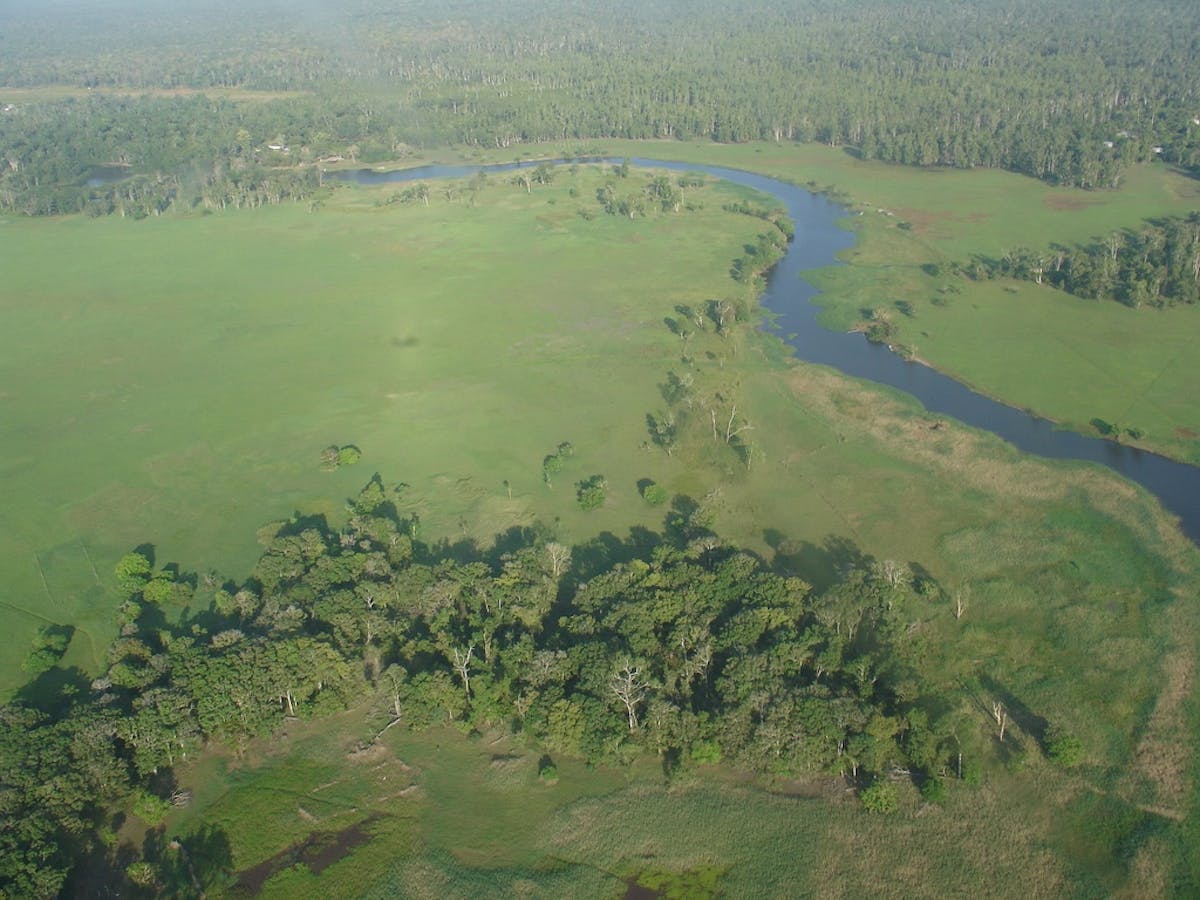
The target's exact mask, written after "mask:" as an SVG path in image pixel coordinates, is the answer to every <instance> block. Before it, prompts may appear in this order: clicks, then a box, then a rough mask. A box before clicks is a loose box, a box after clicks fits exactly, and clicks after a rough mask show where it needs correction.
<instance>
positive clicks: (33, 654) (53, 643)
mask: <svg viewBox="0 0 1200 900" xmlns="http://www.w3.org/2000/svg"><path fill="white" fill-rule="evenodd" d="M74 634H75V627H74V626H73V625H46V626H45V627H43V628H41V629H39V630H38V633H37V634H36V635H35V636H34V638H33V648H32V649H31V650H30V651H29V657H28V658H27V659H26V660H25V671H26V672H28V673H29V674H30V675H34V676H37V675H41V674H42V673H43V672H48V671H50V670H51V669H52V668H54V666H55V665H57V664H58V661H59V660H60V659H62V657H63V654H64V653H66V652H67V647H68V646H69V645H70V643H71V637H72V636H73V635H74Z"/></svg>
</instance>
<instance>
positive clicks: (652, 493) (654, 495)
mask: <svg viewBox="0 0 1200 900" xmlns="http://www.w3.org/2000/svg"><path fill="white" fill-rule="evenodd" d="M669 497H670V494H669V493H668V492H667V489H666V488H665V487H663V486H662V485H661V484H654V483H651V484H648V485H646V487H645V489H644V490H643V491H642V499H643V500H645V501H646V502H647V503H648V504H650V505H651V506H661V505H662V504H663V503H666V502H667V499H668V498H669Z"/></svg>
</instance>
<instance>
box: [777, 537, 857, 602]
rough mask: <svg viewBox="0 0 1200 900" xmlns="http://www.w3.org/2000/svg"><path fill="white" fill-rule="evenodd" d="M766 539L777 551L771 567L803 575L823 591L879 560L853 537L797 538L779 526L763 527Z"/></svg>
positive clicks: (782, 573) (780, 571)
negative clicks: (816, 542) (818, 539)
mask: <svg viewBox="0 0 1200 900" xmlns="http://www.w3.org/2000/svg"><path fill="white" fill-rule="evenodd" d="M763 541H764V542H765V543H766V544H767V546H768V547H770V548H771V549H772V550H774V551H775V553H774V555H773V556H772V558H771V560H770V564H771V568H772V569H773V570H774V571H775V572H777V573H778V574H780V575H794V576H798V577H800V578H803V579H804V580H805V581H807V582H808V583H809V584H811V585H812V586H813V589H814V590H815V591H816V592H817V593H820V592H822V591H825V590H827V589H828V588H830V587H832V586H833V585H835V584H837V583H838V582H839V581H841V580H842V579H843V577H844V576H845V574H846V573H847V572H849V571H851V570H853V569H866V568H869V567H870V566H871V564H872V563H873V562H874V561H875V560H874V557H872V556H870V555H869V554H867V553H865V552H863V550H862V548H860V547H859V546H858V544H856V543H855V542H854V541H852V540H850V539H849V538H846V537H842V536H840V535H836V534H829V535H826V536H825V539H824V540H823V541H822V542H821V543H820V544H814V543H812V542H811V541H793V540H791V539H789V538H788V537H787V536H786V535H785V534H784V533H783V532H781V531H779V530H778V529H775V528H767V529H765V530H764V531H763Z"/></svg>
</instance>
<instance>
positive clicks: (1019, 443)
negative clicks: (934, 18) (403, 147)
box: [331, 158, 1200, 543]
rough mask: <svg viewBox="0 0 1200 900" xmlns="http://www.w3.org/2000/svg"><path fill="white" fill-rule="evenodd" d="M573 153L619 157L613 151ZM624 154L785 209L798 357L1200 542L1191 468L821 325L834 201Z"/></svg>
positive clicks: (778, 312) (420, 175) (773, 301)
mask: <svg viewBox="0 0 1200 900" xmlns="http://www.w3.org/2000/svg"><path fill="white" fill-rule="evenodd" d="M567 161H568V162H570V160H567ZM577 161H578V162H587V163H594V162H606V163H619V162H620V160H618V159H586V160H577ZM630 162H631V163H632V164H633V165H637V166H646V167H653V168H658V169H668V170H674V171H686V172H706V173H707V174H709V175H713V176H715V177H717V178H722V179H725V180H727V181H730V182H733V183H734V184H740V185H745V186H746V187H751V188H754V189H756V190H759V191H762V192H763V193H766V194H770V195H771V196H773V197H775V198H776V199H777V200H778V201H779V202H780V203H782V204H783V205H784V206H785V207H786V208H787V212H788V215H789V216H790V217H791V219H792V221H793V223H794V224H795V227H796V239H795V240H794V241H793V242H792V243H791V244H790V246H789V249H788V252H787V254H786V255H785V256H784V258H783V259H782V260H781V261H780V263H779V264H778V265H777V266H776V267H775V269H774V271H773V272H772V273H771V275H770V277H769V278H768V280H767V289H766V292H765V294H764V295H763V298H762V303H763V305H764V306H765V307H766V308H767V309H769V310H770V311H771V312H772V313H774V314H775V317H776V319H775V324H774V325H773V330H774V331H775V332H777V333H778V335H779V336H780V337H781V338H783V339H784V340H786V341H787V343H788V344H789V345H790V346H791V347H792V349H793V350H794V351H795V353H796V355H797V356H798V357H799V358H800V359H803V360H807V361H809V362H815V363H821V364H823V365H827V366H831V367H833V368H835V369H838V370H839V371H841V372H844V373H845V374H847V375H852V376H854V377H856V378H865V379H868V380H870V381H875V382H878V383H879V384H886V385H888V386H890V387H893V388H897V389H899V390H901V391H905V392H906V393H909V394H911V395H913V396H914V397H916V398H917V399H918V400H920V401H921V403H922V404H923V405H924V406H925V408H926V409H927V410H929V411H930V412H931V413H935V414H937V415H944V416H948V417H952V418H955V419H957V420H959V421H960V422H964V423H966V424H967V425H971V426H973V427H975V428H979V429H982V430H985V431H990V432H992V433H993V434H996V435H998V436H1000V437H1002V438H1003V439H1004V440H1006V441H1008V442H1009V443H1010V444H1012V445H1013V446H1015V447H1017V448H1018V449H1019V450H1022V451H1023V452H1025V453H1032V454H1036V455H1038V456H1045V457H1050V458H1053V459H1075V460H1086V461H1088V462H1095V463H1100V464H1101V465H1105V466H1108V467H1109V468H1110V469H1113V470H1114V471H1116V472H1118V473H1120V474H1121V475H1123V476H1125V477H1126V478H1128V479H1130V480H1132V481H1136V482H1137V483H1138V484H1140V485H1142V486H1143V487H1144V488H1146V489H1147V490H1149V491H1150V492H1152V493H1153V494H1155V495H1156V496H1157V497H1158V498H1159V500H1160V501H1161V502H1162V504H1163V506H1164V507H1166V508H1167V509H1168V510H1170V511H1171V512H1173V513H1174V514H1176V515H1177V516H1179V518H1180V523H1181V527H1182V529H1183V531H1184V533H1185V534H1187V535H1188V536H1189V537H1190V538H1191V539H1192V540H1193V541H1196V542H1197V543H1200V468H1196V467H1194V466H1188V465H1185V464H1183V463H1178V462H1175V461H1173V460H1170V459H1166V458H1165V457H1162V456H1158V455H1157V454H1154V453H1148V452H1146V451H1144V450H1138V449H1136V448H1133V447H1127V446H1124V445H1122V444H1118V443H1115V442H1114V441H1109V440H1104V439H1102V438H1095V437H1086V436H1084V435H1081V434H1077V433H1076V432H1073V431H1065V430H1063V429H1060V428H1058V427H1056V426H1055V425H1054V423H1053V422H1051V421H1049V420H1047V419H1043V418H1040V417H1038V416H1035V415H1032V414H1030V413H1027V412H1024V411H1022V410H1019V409H1015V408H1013V407H1011V406H1005V405H1004V404H1003V403H999V402H997V401H995V400H992V399H990V398H988V397H985V396H983V395H982V394H977V393H976V392H974V391H972V390H971V389H970V388H968V387H966V386H965V385H963V384H962V383H960V382H958V381H955V380H954V379H953V378H950V377H949V376H947V375H943V374H942V373H940V372H938V371H936V370H935V369H931V368H929V367H928V366H924V365H921V364H919V363H915V362H910V361H908V360H904V359H901V358H900V357H899V356H897V355H896V354H894V353H892V352H891V351H890V350H889V349H888V348H887V347H885V346H883V345H881V344H872V343H870V342H869V341H867V340H866V338H864V337H863V336H862V335H861V334H854V333H842V332H837V331H830V330H829V329H826V328H823V327H822V326H821V325H820V324H818V322H817V313H818V312H819V309H818V308H817V306H816V305H815V304H814V303H813V302H812V300H813V297H815V296H816V294H817V290H816V288H814V287H813V286H812V285H810V284H809V283H808V282H807V281H805V280H804V278H803V273H804V272H805V271H806V270H808V269H816V268H820V267H822V266H828V265H834V264H837V263H838V259H837V253H838V252H839V251H841V250H843V249H845V248H847V247H849V246H850V245H852V244H853V243H854V235H853V234H852V233H851V232H849V231H846V230H844V229H842V228H839V227H838V224H837V223H838V220H839V219H841V218H843V217H844V216H845V215H846V211H845V210H844V209H843V208H842V207H840V206H838V205H837V204H836V203H833V202H831V201H829V200H827V199H826V198H824V197H822V196H820V195H817V194H813V193H810V192H809V191H806V190H804V189H803V188H800V187H797V186H795V185H792V184H788V183H787V182H784V181H779V180H777V179H775V178H769V177H767V176H765V175H758V174H755V173H753V172H743V171H741V170H738V169H727V168H724V167H722V166H709V165H703V164H700V163H681V162H673V161H669V160H658V159H642V158H634V159H632V160H630ZM537 164H538V163H537V162H522V163H505V164H500V165H494V166H422V167H419V168H415V169H403V170H398V171H394V172H374V171H371V170H366V169H364V170H358V171H351V172H343V173H337V174H338V177H341V178H345V179H348V180H351V181H354V182H356V183H358V184H366V185H373V184H383V183H387V182H405V181H420V180H425V179H434V178H464V177H468V176H470V175H473V174H475V173H476V172H478V171H480V170H481V169H482V170H484V171H487V172H505V171H513V170H516V169H520V168H527V167H530V166H535V165H537ZM331 174H332V173H331Z"/></svg>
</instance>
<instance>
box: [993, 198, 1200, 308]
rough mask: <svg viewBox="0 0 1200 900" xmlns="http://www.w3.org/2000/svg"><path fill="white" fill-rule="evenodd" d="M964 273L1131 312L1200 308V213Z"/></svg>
mask: <svg viewBox="0 0 1200 900" xmlns="http://www.w3.org/2000/svg"><path fill="white" fill-rule="evenodd" d="M970 270H972V271H980V272H981V273H982V274H983V276H984V277H989V276H991V277H997V276H999V277H1005V278H1020V279H1024V280H1028V281H1033V282H1036V283H1037V284H1048V285H1051V286H1053V287H1057V288H1060V289H1061V290H1064V291H1067V292H1068V293H1070V294H1075V295H1076V296H1079V297H1086V298H1089V299H1113V300H1118V301H1119V302H1121V303H1124V304H1125V305H1126V306H1132V307H1134V308H1135V309H1136V308H1138V307H1142V306H1153V307H1160V308H1161V307H1166V306H1174V305H1176V304H1179V303H1187V304H1193V303H1200V213H1192V214H1191V215H1190V216H1188V217H1187V218H1186V219H1167V220H1164V221H1160V222H1153V223H1148V224H1147V225H1145V226H1144V227H1143V228H1142V229H1141V230H1139V231H1127V232H1123V233H1119V234H1112V235H1109V236H1108V237H1107V238H1105V239H1103V240H1098V241H1096V242H1095V243H1093V244H1091V245H1089V246H1087V247H1074V248H1067V247H1052V248H1050V249H1046V250H1030V249H1027V248H1021V249H1018V250H1013V251H1011V252H1009V253H1006V254H1005V255H1004V256H1003V257H1002V258H1001V259H998V260H986V259H978V260H975V261H974V262H973V263H972V264H971V266H970Z"/></svg>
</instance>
